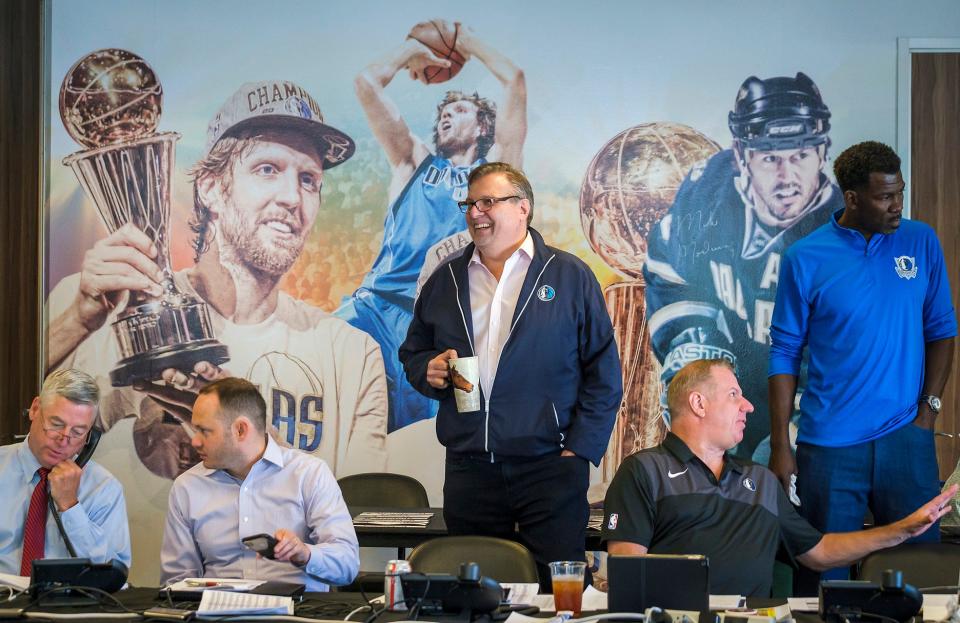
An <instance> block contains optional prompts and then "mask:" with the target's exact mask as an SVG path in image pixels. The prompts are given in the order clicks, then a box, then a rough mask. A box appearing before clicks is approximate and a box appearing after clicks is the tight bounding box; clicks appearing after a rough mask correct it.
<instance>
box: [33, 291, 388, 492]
mask: <svg viewBox="0 0 960 623" xmlns="http://www.w3.org/2000/svg"><path fill="white" fill-rule="evenodd" d="M175 281H176V284H177V287H178V288H180V289H181V291H182V292H186V293H189V294H192V295H194V296H198V297H199V295H198V294H197V292H196V291H195V290H194V289H193V287H192V286H191V285H190V282H189V280H188V279H187V278H186V275H185V274H184V273H183V272H180V273H177V274H176V275H175ZM78 282H79V275H72V276H70V277H67V278H65V279H64V280H63V281H61V282H60V283H59V284H58V285H57V286H56V288H54V290H53V292H52V293H51V295H50V298H49V300H48V310H47V311H48V313H49V314H50V317H56V316H57V315H59V314H60V313H62V311H63V310H64V309H65V308H66V307H67V306H68V305H69V304H70V302H71V300H72V298H73V296H74V295H75V294H76V292H77V287H78ZM209 309H210V317H211V321H212V322H213V327H214V332H215V333H216V335H217V339H218V340H219V341H220V342H222V343H223V344H226V345H227V347H228V348H229V350H230V361H229V362H228V363H226V364H225V365H224V366H223V367H224V369H225V370H227V371H229V372H230V373H231V374H232V375H234V376H240V377H243V378H246V379H248V380H250V381H251V382H253V383H255V384H256V385H258V386H259V387H260V390H261V392H262V393H263V396H264V399H265V400H266V402H267V424H268V429H269V430H270V432H271V434H272V435H273V437H274V438H275V439H276V440H277V442H279V443H280V444H281V445H284V446H287V447H294V448H299V449H301V450H304V451H306V452H309V453H311V454H314V455H317V456H319V457H320V458H322V459H323V460H324V461H326V462H327V464H328V465H329V466H330V468H331V469H332V470H333V471H334V473H335V474H336V475H337V476H338V477H339V476H343V475H346V474H352V473H358V472H366V471H383V470H385V469H386V463H387V452H386V435H387V393H386V384H385V383H384V382H383V374H384V372H383V358H382V356H381V354H380V349H379V347H378V346H377V343H376V342H375V341H374V340H373V339H372V338H371V337H370V336H369V335H367V334H366V333H363V332H362V331H359V330H357V329H354V328H353V327H351V326H350V325H348V324H347V323H346V322H344V321H342V320H340V319H339V318H336V317H334V316H332V315H330V314H328V313H326V312H324V311H322V310H321V309H319V308H316V307H313V306H312V305H309V304H307V303H304V302H302V301H299V300H296V299H293V298H292V297H290V296H289V295H287V294H285V293H283V292H281V293H280V294H279V300H278V302H277V309H276V311H274V313H273V314H272V315H271V316H270V317H269V318H268V319H266V320H265V321H264V322H262V323H258V324H252V325H238V324H234V323H233V322H230V321H229V320H227V319H226V318H224V317H223V316H221V315H220V314H218V313H217V312H216V310H215V309H213V308H212V307H210V308H209ZM115 313H116V312H115ZM113 320H114V318H113V317H111V318H110V319H108V321H107V322H106V323H104V325H103V326H102V327H101V328H100V329H98V330H97V331H96V332H94V333H93V334H92V335H91V336H90V337H89V338H88V339H86V340H85V341H84V342H83V343H82V344H81V345H80V346H79V347H77V349H76V350H75V351H74V352H73V353H72V354H71V355H70V356H69V357H67V358H66V359H65V360H64V361H63V362H62V363H61V365H60V367H73V368H79V369H81V370H84V371H86V372H88V373H90V374H92V375H93V376H94V377H95V378H96V379H97V382H98V383H99V385H100V387H101V392H102V395H103V398H102V401H101V413H100V417H101V420H102V422H103V426H104V429H105V430H108V429H109V428H111V427H112V426H113V425H114V424H116V423H117V421H119V420H121V419H123V418H127V417H138V418H141V421H144V422H146V421H147V420H148V419H157V420H158V423H162V422H163V420H164V419H166V422H167V423H168V424H169V423H170V422H171V419H172V417H173V416H169V415H164V414H163V412H162V409H160V408H159V407H158V406H157V404H156V403H155V402H154V401H153V400H152V399H150V398H148V397H146V395H145V394H143V393H141V392H138V391H135V390H133V389H132V388H129V387H124V388H116V387H112V386H111V385H110V378H109V374H110V370H111V369H113V368H114V367H115V365H116V362H117V361H118V360H119V358H120V355H119V350H118V347H117V341H116V338H115V337H114V335H113V329H112V327H111V323H112V321H113ZM175 425H178V423H175ZM136 430H138V426H137V425H135V431H136ZM157 430H158V431H159V428H158V429H157ZM168 430H169V428H168ZM136 437H137V435H136V433H135V442H136V448H137V453H138V455H140V458H141V460H142V461H143V462H144V464H145V465H146V466H147V467H148V468H150V470H151V471H153V472H154V473H157V474H158V475H164V476H167V477H171V475H170V474H169V472H171V471H174V470H177V469H178V466H177V465H169V464H167V463H169V462H170V461H177V460H178V458H180V459H183V458H186V457H185V456H184V455H185V454H188V450H187V449H186V448H181V449H180V451H179V453H178V452H177V451H176V448H174V452H173V453H172V455H171V453H170V452H169V450H170V447H169V445H170V444H171V443H172V442H171V441H170V440H169V439H160V437H161V435H159V434H157V435H144V436H142V437H143V438H141V439H136ZM154 438H156V439H154ZM181 439H187V438H186V435H183V436H181ZM154 442H156V443H157V444H165V445H166V449H167V450H168V451H167V452H161V451H156V452H154V451H152V448H151V446H150V444H152V443H154ZM164 456H166V457H168V458H166V459H164V458H163V457H164ZM164 461H166V463H162V462H164ZM158 462H161V463H158ZM185 462H187V463H189V462H190V460H187V461H185ZM175 475H176V474H173V476H175Z"/></svg>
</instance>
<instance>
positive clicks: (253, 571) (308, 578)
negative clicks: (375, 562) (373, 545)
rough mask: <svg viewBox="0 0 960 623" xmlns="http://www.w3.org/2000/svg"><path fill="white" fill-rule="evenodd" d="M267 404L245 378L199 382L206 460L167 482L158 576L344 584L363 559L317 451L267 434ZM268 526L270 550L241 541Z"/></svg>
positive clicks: (197, 443)
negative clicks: (266, 554) (267, 553)
mask: <svg viewBox="0 0 960 623" xmlns="http://www.w3.org/2000/svg"><path fill="white" fill-rule="evenodd" d="M266 413H267V405H266V403H265V402H264V400H263V397H262V396H261V395H260V392H259V391H258V390H257V388H256V386H255V385H253V383H251V382H250V381H247V380H245V379H240V378H224V379H220V380H219V381H215V382H213V383H211V384H210V385H207V386H205V387H204V388H203V389H201V390H200V395H199V396H198V397H197V400H196V402H195V403H194V405H193V416H192V418H191V423H192V425H193V428H194V429H195V431H196V433H195V434H194V436H193V447H194V448H196V450H197V452H198V453H199V454H200V458H202V459H203V462H202V463H198V464H197V465H194V466H193V467H192V468H190V469H189V470H187V471H186V472H184V473H183V474H181V475H180V477H179V478H177V479H176V480H175V481H174V483H173V488H172V489H171V490H170V503H169V509H168V511H167V524H166V527H165V529H164V532H163V547H162V549H161V551H160V565H161V576H160V579H161V581H162V582H164V583H169V582H173V581H177V580H182V579H184V578H189V577H205V576H212V577H219V578H244V579H260V580H278V581H283V582H289V583H300V584H304V585H306V587H307V590H308V591H314V592H317V591H326V590H328V585H331V584H334V585H336V584H349V583H350V582H351V581H352V580H353V578H354V577H356V575H357V570H358V569H359V567H360V555H359V545H358V544H357V535H356V532H354V529H353V522H352V521H351V519H350V513H349V512H348V511H347V506H346V504H345V503H344V501H343V496H342V495H341V493H340V487H339V486H337V481H336V480H334V478H333V473H332V472H331V471H330V468H329V467H327V464H326V463H324V462H323V461H322V460H321V459H319V458H317V457H315V456H313V455H310V454H307V453H306V452H301V451H300V450H295V449H293V448H281V447H280V446H279V445H277V443H276V442H275V441H274V440H273V438H272V437H271V436H270V435H268V434H267V425H266ZM261 533H267V534H269V535H271V536H273V537H274V538H275V539H276V540H277V545H276V547H275V548H274V555H273V558H271V559H268V558H263V557H260V556H258V555H257V554H255V553H254V552H253V551H251V550H249V549H247V548H245V547H244V546H243V544H242V542H241V540H242V539H243V538H245V537H248V536H253V535H256V534H261Z"/></svg>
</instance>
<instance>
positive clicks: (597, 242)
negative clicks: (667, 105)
mask: <svg viewBox="0 0 960 623" xmlns="http://www.w3.org/2000/svg"><path fill="white" fill-rule="evenodd" d="M719 150H720V146H719V145H717V143H715V142H714V141H712V140H710V139H709V138H707V137H706V136H704V135H703V134H701V133H700V132H698V131H697V130H694V129H693V128H691V127H688V126H685V125H681V124H679V123H669V122H659V123H642V124H640V125H638V126H634V127H632V128H629V129H627V130H624V131H623V132H620V133H619V134H617V135H616V136H614V137H613V138H611V139H610V140H609V141H608V142H607V144H606V145H604V146H603V147H601V148H600V151H599V152H597V155H596V156H594V157H593V161H592V162H591V163H590V166H589V167H587V173H586V175H585V176H584V179H583V185H582V186H581V188H580V222H581V224H582V225H583V231H584V234H586V237H587V240H588V241H589V242H590V246H591V247H592V248H593V250H594V251H595V252H596V253H597V254H598V255H599V256H600V257H602V258H603V260H604V261H605V262H606V263H607V264H608V265H609V266H610V267H611V268H613V269H615V270H617V271H618V272H620V273H621V274H623V275H625V276H626V277H628V278H630V279H642V278H643V274H642V272H641V271H642V270H643V263H644V262H645V261H646V259H647V236H648V235H649V233H650V230H651V229H652V228H653V226H654V224H655V223H656V222H657V221H658V220H660V219H661V218H663V215H664V214H666V213H667V210H668V209H669V208H670V206H671V205H672V204H673V198H674V196H675V195H676V194H677V189H678V188H679V187H680V183H681V182H682V181H683V178H684V176H685V175H686V174H687V172H688V171H689V170H690V167H691V166H693V165H694V164H696V163H697V162H700V161H702V160H705V159H706V158H708V157H710V156H711V155H713V154H714V153H716V152H717V151H719Z"/></svg>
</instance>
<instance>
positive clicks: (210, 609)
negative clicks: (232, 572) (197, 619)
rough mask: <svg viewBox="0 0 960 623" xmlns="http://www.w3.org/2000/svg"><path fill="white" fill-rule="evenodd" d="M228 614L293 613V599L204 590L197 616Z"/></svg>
mask: <svg viewBox="0 0 960 623" xmlns="http://www.w3.org/2000/svg"><path fill="white" fill-rule="evenodd" d="M228 614H293V599H291V598H290V597H279V596H277V595H252V594H250V593H237V592H234V591H214V590H208V591H204V592H203V597H202V598H201V599H200V607H199V608H197V616H201V617H202V616H210V615H215V616H218V617H219V616H224V615H228Z"/></svg>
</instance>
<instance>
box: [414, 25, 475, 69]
mask: <svg viewBox="0 0 960 623" xmlns="http://www.w3.org/2000/svg"><path fill="white" fill-rule="evenodd" d="M459 37H460V24H456V23H454V24H451V23H450V22H448V21H446V20H442V19H434V20H430V21H429V22H420V23H419V24H417V25H416V26H414V27H413V28H412V29H411V30H410V34H409V35H407V39H414V40H415V41H419V42H420V43H422V44H423V45H425V46H427V47H428V48H429V49H430V51H431V52H433V53H434V54H435V55H436V56H438V57H439V58H442V59H445V60H448V61H450V67H440V66H437V65H433V66H428V67H427V68H426V69H425V70H424V77H425V78H426V80H427V82H428V83H429V84H439V83H441V82H446V81H447V80H449V79H450V78H453V77H454V76H456V75H457V74H458V73H460V70H461V69H463V64H464V63H465V62H466V59H465V58H464V57H463V55H462V54H460V52H458V51H457V41H458V40H459Z"/></svg>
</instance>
